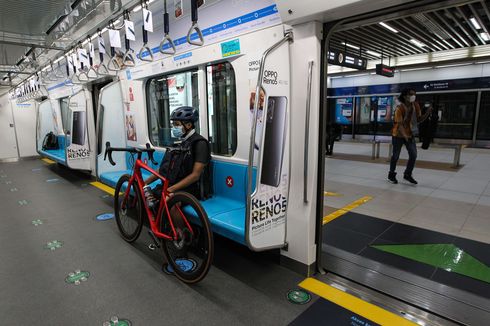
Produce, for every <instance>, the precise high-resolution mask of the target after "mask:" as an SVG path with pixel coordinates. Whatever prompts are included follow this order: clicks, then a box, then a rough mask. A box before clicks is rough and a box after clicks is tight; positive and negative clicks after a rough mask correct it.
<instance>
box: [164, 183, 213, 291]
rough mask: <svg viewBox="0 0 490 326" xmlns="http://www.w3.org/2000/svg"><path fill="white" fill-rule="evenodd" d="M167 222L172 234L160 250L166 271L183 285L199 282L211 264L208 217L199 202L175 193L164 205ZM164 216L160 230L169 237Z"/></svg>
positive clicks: (210, 236) (189, 195)
mask: <svg viewBox="0 0 490 326" xmlns="http://www.w3.org/2000/svg"><path fill="white" fill-rule="evenodd" d="M167 205H168V209H169V212H170V215H171V216H170V219H171V220H172V224H173V226H174V229H175V232H176V234H177V235H176V238H175V239H173V240H166V239H163V240H162V242H163V243H162V248H163V252H164V254H165V256H166V257H167V262H168V264H169V267H170V270H172V271H173V272H174V273H175V275H176V276H177V278H179V279H180V280H181V281H183V282H185V283H189V284H192V283H197V282H199V281H201V280H202V279H203V278H204V277H205V276H206V274H207V273H208V271H209V268H210V267H211V263H212V261H213V254H214V242H213V232H212V231H211V226H210V223H209V220H208V216H207V214H206V212H205V211H204V209H203V207H202V206H201V204H200V203H199V201H198V200H197V199H196V198H195V197H194V196H192V195H191V194H189V193H186V192H178V193H175V194H174V195H173V196H172V197H171V198H170V199H169V200H168V202H167ZM170 219H169V217H167V214H166V212H164V213H163V216H162V218H161V220H160V221H161V222H160V230H162V231H163V232H164V233H166V234H172V227H171V224H170Z"/></svg>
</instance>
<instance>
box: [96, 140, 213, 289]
mask: <svg viewBox="0 0 490 326" xmlns="http://www.w3.org/2000/svg"><path fill="white" fill-rule="evenodd" d="M154 151H155V150H154V149H152V148H150V144H146V149H142V148H135V147H129V148H115V147H111V144H110V142H107V143H106V150H105V154H104V160H105V159H106V158H107V157H109V162H110V163H111V164H112V165H116V163H115V162H114V161H113V159H112V152H129V153H131V154H137V159H136V161H135V162H134V167H133V171H132V174H131V175H129V174H125V175H123V176H121V178H120V179H119V181H118V182H117V185H116V189H115V193H114V211H115V214H114V215H115V218H116V222H117V227H118V229H119V231H120V232H121V236H122V237H123V238H124V240H126V241H127V242H130V243H131V242H134V241H135V240H136V239H138V237H139V235H140V233H141V229H142V227H143V212H146V215H147V217H148V221H149V224H150V230H149V231H148V232H149V234H150V235H151V236H152V238H153V240H154V241H155V244H156V245H157V246H158V247H161V248H163V252H164V254H165V257H166V259H167V263H168V264H169V266H170V267H171V269H172V270H173V271H174V273H175V275H176V276H177V277H178V278H179V279H180V280H182V281H183V282H185V283H197V282H199V281H200V280H202V279H203V278H204V277H205V276H206V274H207V273H208V271H209V268H210V266H211V262H212V260H213V253H214V242H213V233H212V231H211V227H210V223H209V220H208V216H207V214H206V212H205V211H204V209H203V207H202V206H201V204H200V203H199V201H198V200H197V199H196V198H195V197H194V196H193V195H191V194H189V193H186V192H176V193H175V194H173V195H172V196H169V192H168V191H167V189H168V186H169V184H168V180H167V179H165V178H164V177H163V176H161V175H160V174H159V173H158V172H156V171H155V170H153V169H152V168H150V167H149V166H148V165H146V164H145V163H144V162H143V161H142V160H141V157H142V154H143V153H148V157H149V159H150V160H151V161H152V162H153V163H154V164H157V162H155V160H154V159H153V152H154ZM141 169H143V170H146V171H148V172H150V173H151V174H153V175H155V176H157V177H158V179H159V180H161V182H162V195H161V199H160V204H159V205H158V210H156V209H155V207H154V208H153V209H151V208H150V207H149V206H148V204H147V202H146V200H145V199H144V196H143V194H144V192H143V191H144V190H143V187H144V186H145V182H144V180H143V176H142V174H141ZM155 211H156V214H155ZM160 243H161V246H160Z"/></svg>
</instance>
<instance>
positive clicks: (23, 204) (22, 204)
mask: <svg viewBox="0 0 490 326" xmlns="http://www.w3.org/2000/svg"><path fill="white" fill-rule="evenodd" d="M18 203H19V205H20V206H25V205H27V204H29V202H28V201H27V200H25V199H23V200H19V201H18Z"/></svg>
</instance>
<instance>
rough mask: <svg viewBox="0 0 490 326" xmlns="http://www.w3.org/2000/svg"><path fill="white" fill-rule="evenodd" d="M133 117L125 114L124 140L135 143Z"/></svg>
mask: <svg viewBox="0 0 490 326" xmlns="http://www.w3.org/2000/svg"><path fill="white" fill-rule="evenodd" d="M135 119H136V118H135V116H134V114H132V113H126V139H127V140H130V141H137V140H138V139H137V137H136V123H135Z"/></svg>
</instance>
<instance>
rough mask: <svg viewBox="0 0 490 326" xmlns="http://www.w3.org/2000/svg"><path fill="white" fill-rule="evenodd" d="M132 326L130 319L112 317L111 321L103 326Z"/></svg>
mask: <svg viewBox="0 0 490 326" xmlns="http://www.w3.org/2000/svg"><path fill="white" fill-rule="evenodd" d="M116 325H117V326H131V322H130V321H129V319H125V318H119V317H117V316H112V317H111V320H110V321H105V322H104V323H103V324H102V326H116Z"/></svg>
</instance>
